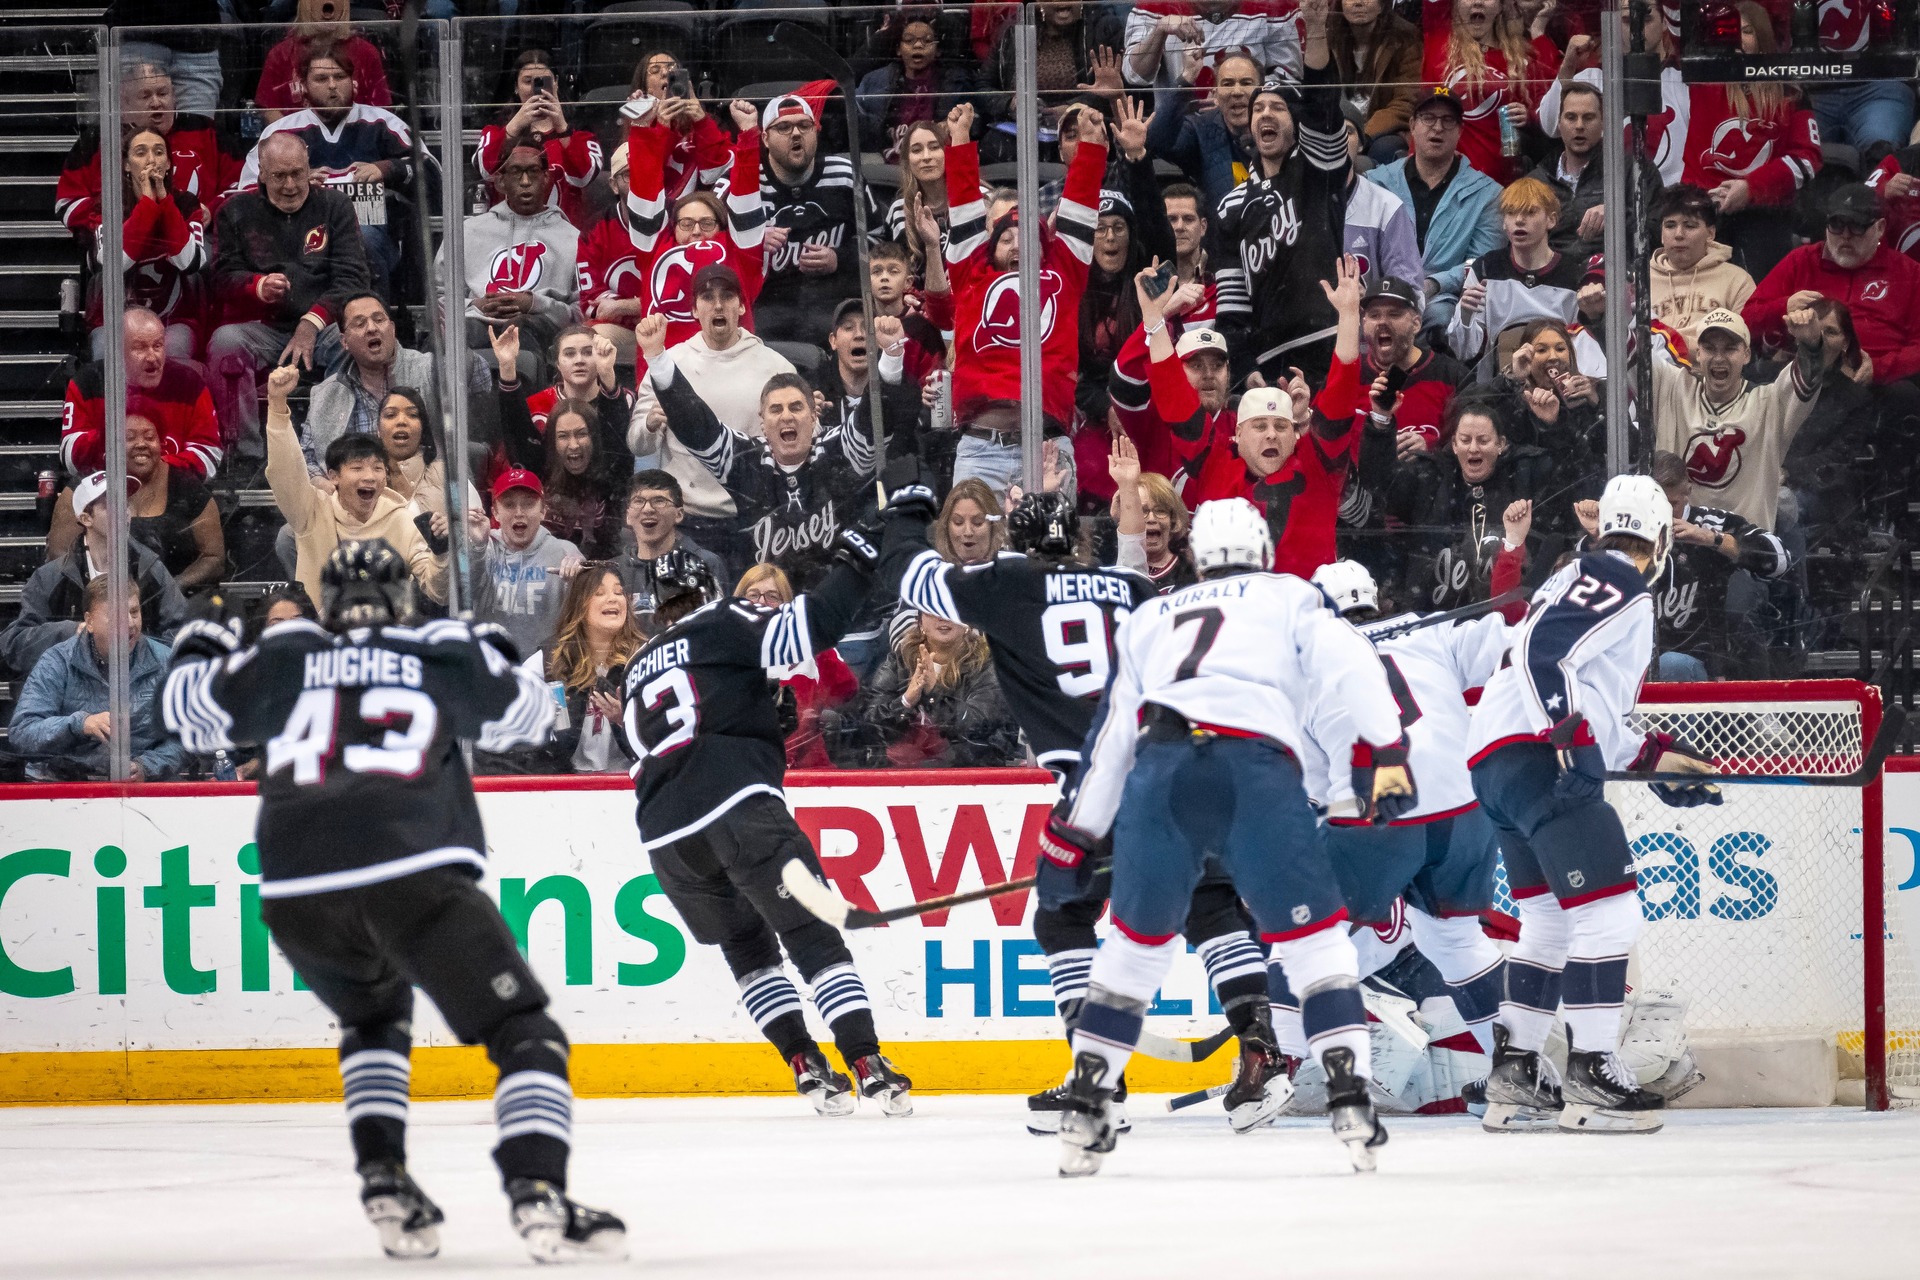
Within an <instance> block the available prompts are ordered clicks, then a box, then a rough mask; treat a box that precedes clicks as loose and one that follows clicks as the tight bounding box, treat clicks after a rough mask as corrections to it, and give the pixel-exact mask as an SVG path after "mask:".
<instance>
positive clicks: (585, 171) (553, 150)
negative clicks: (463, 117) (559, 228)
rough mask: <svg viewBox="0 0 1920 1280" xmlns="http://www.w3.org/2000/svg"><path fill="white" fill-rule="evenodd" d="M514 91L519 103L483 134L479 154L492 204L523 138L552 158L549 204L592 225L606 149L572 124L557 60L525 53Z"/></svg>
mask: <svg viewBox="0 0 1920 1280" xmlns="http://www.w3.org/2000/svg"><path fill="white" fill-rule="evenodd" d="M510 92H511V93H512V94H513V100H512V101H511V102H510V103H509V104H508V105H507V106H504V107H502V108H500V110H499V112H498V113H497V114H496V115H495V116H494V118H493V120H492V121H491V122H489V123H488V124H487V125H486V127H484V128H483V129H481V130H480V145H479V147H477V148H476V149H475V150H474V153H473V159H474V167H475V168H476V169H477V170H478V171H479V174H480V176H481V178H483V179H485V180H486V181H487V199H488V202H489V203H492V204H497V203H499V200H500V195H499V192H498V190H497V189H496V187H495V185H494V183H493V176H494V174H496V173H498V172H499V171H500V166H501V165H503V164H505V163H506V162H507V153H508V152H509V151H510V150H511V149H512V145H511V144H512V140H514V139H519V140H521V141H522V142H524V143H529V144H530V145H532V146H535V147H537V148H539V150H540V153H541V154H542V155H544V156H545V157H546V159H547V174H548V176H549V177H550V178H552V180H553V191H552V192H551V194H550V195H549V196H548V203H549V204H550V205H551V206H552V207H553V208H556V209H558V210H560V212H562V213H564V214H565V215H566V216H567V221H568V222H571V223H572V224H573V225H574V226H576V227H581V228H584V227H587V226H589V225H591V221H592V219H591V214H590V210H589V207H588V199H587V192H588V189H589V188H590V187H591V186H592V185H593V180H594V179H595V178H596V177H598V176H599V175H600V160H601V157H600V144H599V143H598V142H596V141H595V140H594V137H593V133H592V131H590V130H587V129H576V128H574V127H573V125H572V124H571V123H570V122H569V121H568V120H567V113H566V111H565V109H564V108H562V107H561V105H560V81H559V77H558V75H557V74H556V73H555V72H554V60H553V55H552V54H550V53H548V52H547V51H546V50H545V49H527V50H523V51H522V52H521V54H520V56H519V57H518V58H516V59H515V60H514V64H513V83H512V86H511V88H510Z"/></svg>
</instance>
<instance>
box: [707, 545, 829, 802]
mask: <svg viewBox="0 0 1920 1280" xmlns="http://www.w3.org/2000/svg"><path fill="white" fill-rule="evenodd" d="M733 594H734V595H736V596H738V597H740V598H741V599H742V600H745V601H746V602H747V603H748V604H753V605H758V606H760V607H761V608H763V609H778V608H779V607H780V606H781V605H783V604H790V603H792V601H793V583H792V582H791V581H789V580H788V578H787V574H786V571H785V570H784V569H782V568H781V567H780V566H779V565H777V564H767V563H764V562H763V563H760V564H756V565H754V566H753V568H751V569H749V570H747V571H746V572H745V573H744V574H742V575H740V583H739V585H738V586H736V587H734V589H733ZM780 687H781V689H782V690H783V691H784V692H783V695H782V701H783V702H785V701H787V699H788V698H791V705H792V711H793V716H794V728H793V731H792V732H791V733H789V734H788V735H787V768H789V769H831V768H832V767H833V761H832V760H830V759H828V758H827V744H826V739H825V738H824V736H823V735H822V723H823V722H822V718H821V714H820V713H821V712H823V711H831V710H832V709H833V708H835V707H839V706H842V705H844V704H845V703H847V702H849V701H851V700H852V699H853V696H854V695H855V694H857V693H858V692H860V682H859V681H858V680H857V679H855V678H854V674H853V670H852V668H850V667H848V666H847V664H846V662H845V661H844V660H842V659H841V657H840V655H839V653H838V652H836V651H835V650H833V649H827V650H825V651H824V652H821V653H816V654H815V655H814V656H813V657H812V658H811V659H809V660H808V661H807V662H805V663H804V664H802V665H801V666H799V667H795V668H793V669H792V670H791V671H789V672H788V674H787V676H786V678H785V679H783V680H781V681H780Z"/></svg>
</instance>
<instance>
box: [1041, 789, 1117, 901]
mask: <svg viewBox="0 0 1920 1280" xmlns="http://www.w3.org/2000/svg"><path fill="white" fill-rule="evenodd" d="M1066 813H1067V802H1066V801H1065V800H1062V801H1060V802H1059V803H1058V804H1056V805H1054V808H1053V813H1052V815H1051V816H1049V817H1048V818H1047V822H1046V825H1045V826H1044V827H1042V828H1041V829H1040V858H1039V860H1038V861H1037V862H1036V863H1035V865H1034V868H1033V876H1034V890H1035V893H1036V895H1037V896H1038V898H1039V900H1040V906H1041V907H1043V908H1044V909H1046V910H1048V911H1058V910H1059V909H1060V908H1061V907H1064V906H1066V905H1067V904H1068V903H1070V902H1078V901H1080V900H1081V899H1083V898H1085V897H1087V895H1088V894H1089V893H1091V892H1092V890H1093V879H1094V876H1095V875H1096V874H1097V873H1098V872H1099V871H1100V870H1101V869H1102V868H1103V867H1105V866H1106V865H1107V856H1106V852H1107V850H1106V846H1107V844H1108V842H1107V841H1106V840H1103V839H1101V838H1099V837H1098V836H1094V835H1092V834H1090V833H1088V832H1085V831H1082V830H1081V829H1080V828H1078V827H1076V826H1073V825H1071V824H1070V823H1068V822H1067V820H1066Z"/></svg>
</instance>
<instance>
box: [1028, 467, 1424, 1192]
mask: <svg viewBox="0 0 1920 1280" xmlns="http://www.w3.org/2000/svg"><path fill="white" fill-rule="evenodd" d="M1190 537H1191V545H1192V549H1193V556H1194V565H1195V567H1196V568H1197V569H1198V570H1199V572H1200V576H1201V581H1200V582H1198V583H1196V584H1194V585H1193V586H1190V587H1185V588H1183V589H1181V590H1179V591H1176V592H1173V593H1172V594H1170V595H1165V596H1160V597H1158V598H1157V599H1154V600H1152V601H1149V602H1147V603H1146V604H1143V605H1142V606H1140V607H1139V608H1138V609H1136V610H1135V611H1134V612H1133V614H1132V615H1131V616H1130V617H1128V619H1127V620H1126V621H1125V622H1124V623H1123V624H1122V626H1121V628H1120V632H1119V635H1118V637H1117V639H1116V641H1115V664H1114V674H1113V678H1112V682H1111V683H1110V684H1109V686H1108V689H1107V694H1106V699H1105V701H1104V702H1103V704H1102V706H1101V712H1100V718H1099V719H1097V720H1096V721H1095V724H1094V728H1093V731H1092V733H1091V742H1092V745H1091V748H1090V750H1089V752H1088V757H1087V764H1086V769H1085V772H1084V774H1083V776H1082V779H1081V785H1080V790H1079V793H1078V795H1077V796H1076V797H1075V798H1074V800H1073V802H1072V806H1071V808H1070V809H1069V810H1068V811H1067V812H1066V814H1065V815H1064V816H1058V815H1056V816H1055V817H1054V818H1052V819H1050V820H1049V822H1048V825H1047V828H1046V830H1045V833H1044V834H1043V836H1042V840H1041V847H1042V852H1043V854H1044V855H1045V856H1048V857H1053V858H1056V859H1063V860H1066V861H1069V862H1071V861H1074V860H1077V859H1078V858H1084V857H1086V856H1088V855H1089V853H1090V852H1091V851H1092V850H1093V849H1094V847H1095V846H1096V845H1097V844H1098V842H1099V840H1100V838H1101V837H1102V836H1105V835H1106V834H1107V833H1108V832H1109V831H1111V832H1112V834H1113V888H1112V894H1113V897H1112V901H1113V924H1114V933H1113V935H1112V936H1111V937H1109V938H1108V939H1107V941H1106V943H1105V944H1104V945H1103V946H1102V947H1101V948H1100V951H1099V953H1098V955H1096V956H1095V958H1094V962H1093V973H1092V978H1091V984H1090V987H1089V990H1088V993H1087V1000H1086V1003H1085V1005H1084V1006H1082V1008H1081V1012H1080V1021H1079V1024H1078V1025H1077V1027H1076V1028H1075V1030H1074V1036H1073V1050H1074V1064H1073V1074H1072V1076H1071V1077H1070V1078H1069V1080H1068V1087H1067V1111H1066V1113H1065V1114H1064V1116H1063V1117H1062V1120H1061V1124H1060V1141H1061V1148H1060V1173H1061V1175H1062V1176H1063V1177H1076V1176H1084V1175H1087V1174H1091V1173H1095V1172H1097V1171H1098V1170H1099V1168H1100V1163H1101V1159H1102V1157H1103V1156H1104V1155H1105V1153H1107V1152H1109V1151H1111V1150H1112V1149H1113V1146H1114V1142H1115V1133H1114V1126H1113V1123H1112V1119H1111V1115H1110V1112H1109V1105H1108V1104H1109V1102H1110V1100H1111V1098H1112V1095H1113V1089H1114V1082H1115V1081H1116V1080H1118V1079H1119V1076H1120V1073H1121V1071H1122V1070H1123V1069H1124V1068H1125V1066H1126V1063H1127V1059H1128V1058H1129V1057H1130V1056H1131V1054H1132V1052H1133V1048H1134V1045H1135V1044H1136V1043H1137V1041H1138V1039H1139V1035H1140V1030H1141V1027H1142V1024H1143V1022H1144V1020H1145V1016H1146V1011H1147V1006H1148V1004H1149V1002H1151V1001H1152V999H1153V994H1154V992H1155V991H1156V990H1157V989H1158V988H1159V986H1160V982H1161V979H1163V978H1164V977H1165V976H1166V973H1167V969H1168V967H1169V966H1170V965H1171V964H1172V962H1173V958H1174V955H1175V953H1176V951H1177V949H1178V948H1179V946H1180V939H1179V936H1178V935H1179V929H1180V926H1181V922H1182V921H1183V920H1184V919H1185V918H1186V913H1187V904H1188V901H1189V899H1190V898H1191V896H1192V894H1193V888H1194V885H1195V884H1196V883H1198V881H1199V879H1200V876H1201V874H1202V872H1203V871H1204V870H1205V869H1206V867H1207V866H1208V864H1210V863H1211V864H1213V865H1216V866H1218V867H1219V868H1220V869H1221V870H1223V871H1225V872H1226V874H1227V875H1229V876H1231V877H1232V879H1233V882H1234V886H1235V887H1236V888H1237V889H1238V890H1239V892H1240V896H1241V898H1242V899H1243V900H1244V901H1245V903H1246V904H1247V906H1248V908H1249V909H1250V910H1251V911H1252V913H1253V917H1254V919H1255V921H1256V922H1257V923H1258V925H1259V929H1260V936H1261V939H1262V940H1263V941H1264V942H1267V943H1269V944H1271V945H1273V946H1275V947H1277V948H1278V950H1279V954H1280V960H1281V963H1282V965H1283V966H1284V968H1285V971H1286V974H1287V978H1288V981H1289V982H1290V983H1291V984H1292V987H1293V989H1294V990H1296V991H1298V992H1299V993H1300V995H1301V997H1302V1017H1303V1018H1304V1021H1305V1025H1306V1033H1307V1038H1308V1041H1309V1043H1310V1044H1311V1046H1312V1049H1313V1051H1314V1052H1315V1053H1316V1054H1317V1055H1318V1058H1319V1061H1320V1063H1321V1065H1322V1067H1323V1068H1324V1069H1325V1071H1326V1074H1327V1095H1328V1097H1327V1101H1328V1112H1329V1114H1330V1115H1331V1117H1332V1120H1333V1130H1334V1133H1335V1135H1336V1136H1338V1137H1339V1138H1340V1139H1341V1141H1343V1142H1344V1143H1346V1144H1347V1149H1348V1153H1349V1155H1350V1157H1351V1158H1352V1161H1353V1165H1354V1167H1355V1168H1356V1169H1360V1170H1366V1169H1371V1168H1372V1167H1373V1164H1374V1155H1373V1150H1372V1148H1374V1147H1378V1146H1380V1145H1382V1144H1383V1143H1385V1141H1386V1138H1387V1134H1386V1129H1385V1128H1384V1127H1382V1126H1381V1124H1380V1122H1379V1121H1378V1120H1377V1119H1376V1118H1375V1116H1374V1114H1373V1107H1372V1103H1371V1101H1370V1099H1369V1097H1368V1093H1367V1076H1368V1074H1369V1071H1370V1064H1369V1058H1368V1046H1367V1032H1366V1010H1365V1007H1364V1006H1363V1004H1362V1002H1361V998H1360V990H1359V985H1358V983H1359V974H1358V968H1357V961H1356V958H1355V955H1354V950H1353V943H1352V941H1351V940H1350V939H1349V938H1348V936H1347V930H1346V928H1345V927H1344V926H1345V921H1346V910H1345V908H1344V907H1342V905H1341V901H1340V888H1339V884H1338V883H1337V882H1336V881H1335V879H1334V877H1333V869H1332V868H1331V867H1330V866H1329V865H1328V863H1327V855H1326V847H1325V845H1324V843H1323V842H1322V840H1321V836H1320V830H1319V827H1318V824H1317V823H1316V821H1315V819H1314V814H1313V810H1312V808H1311V807H1310V806H1309V805H1308V803H1307V795H1306V791H1305V789H1304V788H1303V787H1302V785H1301V775H1300V765H1299V762H1298V757H1299V752H1300V750H1301V743H1302V741H1303V739H1304V736H1305V730H1304V728H1303V725H1302V720H1303V717H1304V711H1305V708H1306V707H1307V706H1309V705H1311V704H1312V703H1313V702H1314V701H1315V700H1316V699H1319V698H1340V699H1342V700H1344V701H1345V702H1346V704H1347V706H1348V709H1349V713H1350V714H1351V715H1352V717H1353V721H1354V724H1355V726H1356V727H1357V729H1358V731H1359V734H1358V736H1359V742H1358V744H1357V745H1356V747H1355V749H1354V753H1353V774H1354V777H1353V788H1354V792H1355V794H1357V795H1363V796H1366V797H1368V798H1369V801H1370V807H1371V808H1372V809H1374V810H1375V811H1376V812H1377V813H1378V814H1379V815H1380V818H1381V820H1382V821H1387V820H1391V819H1393V818H1395V817H1398V816H1399V815H1400V814H1402V813H1403V812H1405V811H1406V810H1407V809H1409V808H1411V807H1412V806H1413V805H1414V804H1416V803H1417V802H1418V796H1417V794H1416V792H1415V789H1414V781H1413V772H1412V770H1411V768H1410V767H1409V766H1408V764H1407V748H1406V741H1405V739H1404V738H1403V737H1402V736H1401V732H1400V714H1399V709H1398V708H1397V707H1396V706H1395V704H1394V700H1393V694H1392V691H1391V690H1390V689H1389V688H1388V687H1387V680H1386V676H1385V673H1384V672H1383V671H1382V670H1381V667H1380V664H1379V662H1378V661H1376V660H1375V658H1374V655H1373V649H1372V646H1370V645H1369V644H1368V643H1367V642H1366V641H1365V640H1364V639H1363V638H1362V637H1361V636H1360V635H1359V633H1357V632H1356V631H1354V629H1353V628H1352V627H1350V626H1348V625H1347V624H1346V623H1344V622H1342V621H1340V619H1339V618H1337V617H1336V616H1334V614H1333V613H1332V611H1331V610H1329V609H1328V608H1327V606H1326V600H1325V598H1324V597H1323V596H1322V595H1321V594H1320V592H1319V591H1318V590H1317V589H1316V588H1314V587H1312V586H1310V585H1309V584H1308V583H1306V582H1303V581H1301V580H1300V579H1298V578H1294V577H1290V576H1286V575H1282V574H1273V573H1268V572H1265V571H1264V570H1265V569H1266V567H1267V566H1268V565H1269V564H1271V563H1272V558H1273V543H1272V535H1271V534H1270V533H1269V531H1268V529H1267V522H1266V518H1265V517H1264V516H1263V515H1262V514H1261V512H1260V510H1259V509H1258V508H1257V507H1255V506H1254V505H1253V504H1252V503H1250V502H1247V501H1246V500H1244V499H1241V498H1230V499H1226V500H1224V501H1219V502H1209V503H1205V504H1203V505H1202V506H1201V508H1200V510H1199V512H1198V514H1197V515H1196V516H1195V517H1194V522H1193V531H1192V534H1191V535H1190Z"/></svg>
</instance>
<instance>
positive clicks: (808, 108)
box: [760, 93, 820, 129]
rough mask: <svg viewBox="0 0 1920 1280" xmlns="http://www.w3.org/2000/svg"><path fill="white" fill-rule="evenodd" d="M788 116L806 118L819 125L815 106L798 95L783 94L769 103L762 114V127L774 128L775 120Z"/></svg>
mask: <svg viewBox="0 0 1920 1280" xmlns="http://www.w3.org/2000/svg"><path fill="white" fill-rule="evenodd" d="M788 116H805V117H806V118H807V119H808V121H810V122H811V123H813V124H819V123H820V118H819V117H818V116H816V115H814V113H813V104H812V103H811V102H808V101H807V100H806V99H805V98H803V97H801V96H800V95H799V94H797V93H783V94H781V95H780V96H779V97H777V98H774V99H773V100H771V101H770V102H768V103H767V109H766V110H765V111H762V112H761V113H760V127H761V128H762V129H771V128H773V122H774V121H775V120H780V119H784V118H786V117H788Z"/></svg>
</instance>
